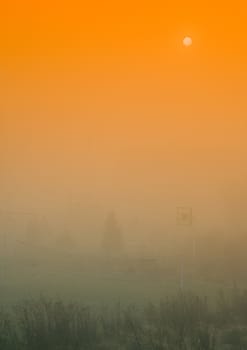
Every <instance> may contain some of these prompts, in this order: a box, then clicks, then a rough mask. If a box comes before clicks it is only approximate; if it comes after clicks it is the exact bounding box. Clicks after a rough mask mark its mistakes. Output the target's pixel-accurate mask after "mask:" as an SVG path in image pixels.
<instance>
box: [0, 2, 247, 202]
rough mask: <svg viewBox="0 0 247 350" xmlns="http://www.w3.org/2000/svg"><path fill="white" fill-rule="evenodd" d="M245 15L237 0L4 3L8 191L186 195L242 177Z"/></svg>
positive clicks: (0, 61)
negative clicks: (186, 41)
mask: <svg viewBox="0 0 247 350" xmlns="http://www.w3.org/2000/svg"><path fill="white" fill-rule="evenodd" d="M246 20H247V5H245V4H244V2H238V1H234V2H226V1H218V2H213V1H208V2H204V3H200V2H198V1H186V2H185V1H184V2H183V1H172V2H170V3H168V2H165V1H162V2H161V1H152V2H145V1H142V2H141V1H136V2H133V1H132V2H128V1H127V2H123V3H119V2H117V1H115V2H111V1H104V2H103V1H101V2H89V1H88V2H85V3H84V2H75V1H70V2H65V1H64V2H63V1H62V2H61V1H60V2H58V1H57V2H48V1H46V0H45V1H40V2H35V1H32V2H31V1H25V0H24V1H11V0H10V1H5V3H4V4H2V5H1V11H0V53H1V56H0V69H1V77H2V78H1V83H0V88H1V95H2V99H1V100H2V101H1V105H0V108H1V110H2V113H1V118H2V122H1V126H2V127H1V131H0V135H1V141H0V145H1V164H2V169H3V171H2V179H3V181H2V183H3V184H4V189H6V188H8V191H10V192H11V191H13V192H14V194H12V196H15V194H16V193H19V195H20V198H21V197H22V196H23V195H24V194H27V193H29V194H30V192H33V191H34V189H36V191H37V192H38V193H39V191H40V192H42V193H43V192H44V191H46V192H47V193H49V191H51V189H53V191H54V193H55V192H56V190H57V191H59V189H60V190H61V191H62V192H63V191H68V192H69V191H72V192H75V191H76V190H77V189H78V188H80V189H82V191H83V190H85V189H87V191H89V192H95V193H96V192H97V193H99V195H98V196H99V197H100V196H103V197H106V196H107V195H109V196H110V197H111V196H112V198H113V199H112V201H113V202H114V200H116V201H117V200H119V201H120V199H119V198H122V197H123V198H125V199H126V198H127V197H128V196H126V193H129V197H128V198H132V196H133V197H135V196H136V194H138V195H140V193H141V194H142V195H143V196H144V197H145V198H148V196H149V195H150V191H151V192H152V191H153V193H154V194H153V196H154V197H155V198H159V196H160V195H161V193H164V192H165V191H166V190H165V189H166V188H168V189H169V191H170V190H171V185H174V186H176V191H181V193H183V195H182V197H181V198H183V201H184V202H186V201H188V202H189V201H191V198H190V196H191V194H190V191H192V192H193V193H194V191H195V190H194V189H193V190H192V188H193V185H195V186H197V185H200V186H202V185H203V186H206V190H207V189H208V190H210V188H209V187H210V186H211V185H212V186H213V188H214V189H215V187H217V186H218V185H219V183H220V182H221V179H222V178H224V181H225V182H226V184H228V183H229V184H231V183H234V184H236V183H239V182H241V181H243V183H244V178H245V175H246V172H247V168H246V166H245V161H246V155H245V154H246V152H245V151H246V146H247V144H246V140H245V138H246V126H247V121H246V112H247V102H246V96H245V94H246V91H247V80H246V78H247V46H246V34H247V26H246V23H247V21H246ZM185 35H191V36H192V38H193V46H192V47H190V48H184V47H183V46H182V39H183V37H184V36H185ZM224 181H223V182H224ZM224 184H225V183H224ZM207 186H208V187H207ZM30 187H31V190H30ZM150 188H151V189H150ZM10 189H11V190H10ZM28 189H29V190H28ZM221 190H222V189H220V190H219V191H221ZM203 191H205V189H204V190H203ZM7 193H9V192H7ZM186 196H187V197H186ZM128 198H127V199H126V200H127V201H128ZM178 198H180V197H179V196H178ZM186 198H187V199H186ZM19 202H20V200H19Z"/></svg>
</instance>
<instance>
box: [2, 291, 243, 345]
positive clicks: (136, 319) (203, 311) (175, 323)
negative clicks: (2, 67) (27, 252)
mask: <svg viewBox="0 0 247 350" xmlns="http://www.w3.org/2000/svg"><path fill="white" fill-rule="evenodd" d="M0 349H1V350H246V349H247V292H246V291H239V290H237V288H235V289H234V290H233V291H232V295H231V296H230V297H226V296H225V295H224V293H222V292H221V293H219V295H218V297H217V300H215V303H214V305H211V304H210V305H209V303H208V300H207V298H204V297H199V296H196V295H193V294H190V293H181V292H180V293H178V294H176V295H174V296H171V297H167V298H166V299H164V300H163V301H161V302H159V303H146V304H145V305H144V306H140V305H138V306H137V305H135V304H133V305H129V306H122V305H121V304H120V303H117V304H116V305H115V306H114V307H108V308H107V307H102V308H101V309H98V310H93V309H91V308H89V307H87V306H83V305H81V304H77V303H64V302H62V301H59V300H57V301H56V300H51V299H47V298H44V297H40V298H38V299H36V300H28V301H25V302H21V303H18V305H16V306H15V307H13V308H11V310H9V311H8V313H6V312H3V311H2V312H1V313H0Z"/></svg>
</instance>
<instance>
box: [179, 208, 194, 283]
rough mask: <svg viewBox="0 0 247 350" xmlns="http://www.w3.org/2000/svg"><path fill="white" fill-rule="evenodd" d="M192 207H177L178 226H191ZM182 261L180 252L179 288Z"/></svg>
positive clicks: (182, 274) (182, 281) (182, 275)
mask: <svg viewBox="0 0 247 350" xmlns="http://www.w3.org/2000/svg"><path fill="white" fill-rule="evenodd" d="M192 219H193V217H192V208H191V207H177V213H176V222H177V225H178V226H184V227H191V226H192ZM195 251H196V247H195V239H194V241H193V255H194V257H195ZM183 264H184V262H183V259H182V252H181V256H180V289H181V290H183V289H184V266H183Z"/></svg>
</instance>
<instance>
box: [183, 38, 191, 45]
mask: <svg viewBox="0 0 247 350" xmlns="http://www.w3.org/2000/svg"><path fill="white" fill-rule="evenodd" d="M183 45H184V46H186V47H189V46H191V45H192V38H191V37H190V36H185V37H184V38H183Z"/></svg>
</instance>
